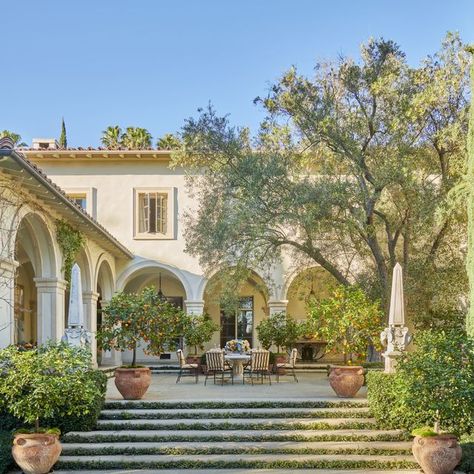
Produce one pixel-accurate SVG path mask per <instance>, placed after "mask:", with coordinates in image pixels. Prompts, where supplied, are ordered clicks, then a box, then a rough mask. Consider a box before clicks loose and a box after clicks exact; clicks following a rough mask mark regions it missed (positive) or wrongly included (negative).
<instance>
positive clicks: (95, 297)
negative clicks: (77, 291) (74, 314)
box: [82, 291, 100, 302]
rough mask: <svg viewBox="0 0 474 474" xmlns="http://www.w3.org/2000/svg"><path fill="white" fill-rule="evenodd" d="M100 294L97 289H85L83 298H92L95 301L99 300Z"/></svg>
mask: <svg viewBox="0 0 474 474" xmlns="http://www.w3.org/2000/svg"><path fill="white" fill-rule="evenodd" d="M99 296H100V294H99V293H97V292H96V291H84V292H83V293H82V300H83V301H85V300H90V301H91V302H93V301H95V302H97V301H98V299H99Z"/></svg>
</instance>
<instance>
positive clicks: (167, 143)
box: [156, 133, 182, 150]
mask: <svg viewBox="0 0 474 474" xmlns="http://www.w3.org/2000/svg"><path fill="white" fill-rule="evenodd" d="M181 146H182V141H181V139H180V138H179V137H178V136H176V135H174V134H173V133H165V134H164V135H163V136H162V137H161V138H160V139H158V141H157V142H156V148H158V150H179V149H180V148H181Z"/></svg>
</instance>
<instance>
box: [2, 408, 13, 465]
mask: <svg viewBox="0 0 474 474" xmlns="http://www.w3.org/2000/svg"><path fill="white" fill-rule="evenodd" d="M0 417H1V414H0ZM11 439H12V434H11V432H10V431H0V474H3V473H5V472H7V471H8V469H9V467H10V466H11V464H12V463H13V458H12V448H11Z"/></svg>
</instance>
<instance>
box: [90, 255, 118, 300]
mask: <svg viewBox="0 0 474 474" xmlns="http://www.w3.org/2000/svg"><path fill="white" fill-rule="evenodd" d="M112 268H113V265H112V264H111V262H110V261H109V259H108V258H107V256H106V255H105V254H101V255H100V257H99V259H98V261H97V266H96V271H95V277H94V282H95V284H94V286H93V288H94V291H96V292H97V293H100V295H101V298H102V299H103V300H105V301H108V300H110V298H112V296H113V294H114V292H115V278H114V272H113V270H112ZM99 288H100V290H101V291H99Z"/></svg>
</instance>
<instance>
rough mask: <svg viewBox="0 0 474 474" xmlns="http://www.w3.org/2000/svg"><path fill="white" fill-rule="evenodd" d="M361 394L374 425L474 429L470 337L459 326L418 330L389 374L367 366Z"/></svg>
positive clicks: (463, 431) (464, 431)
mask: <svg viewBox="0 0 474 474" xmlns="http://www.w3.org/2000/svg"><path fill="white" fill-rule="evenodd" d="M367 388H368V392H367V398H368V402H369V407H370V410H371V413H372V415H373V416H374V417H375V419H376V420H377V421H378V423H379V425H380V426H383V427H387V428H404V429H406V430H409V431H411V430H413V429H414V428H420V427H422V426H433V425H434V423H435V422H436V421H439V423H440V428H441V429H442V430H444V431H449V432H452V433H455V434H457V435H463V434H469V433H472V432H473V431H474V340H472V339H470V338H468V337H467V335H466V334H465V333H464V332H460V331H459V330H449V331H443V330H441V331H440V330H429V331H424V332H422V333H418V335H417V338H416V348H415V350H414V351H413V352H409V353H406V354H405V355H404V357H402V358H401V360H400V362H399V364H398V367H397V371H396V373H395V374H385V373H383V372H375V371H370V372H369V373H368V374H367Z"/></svg>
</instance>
